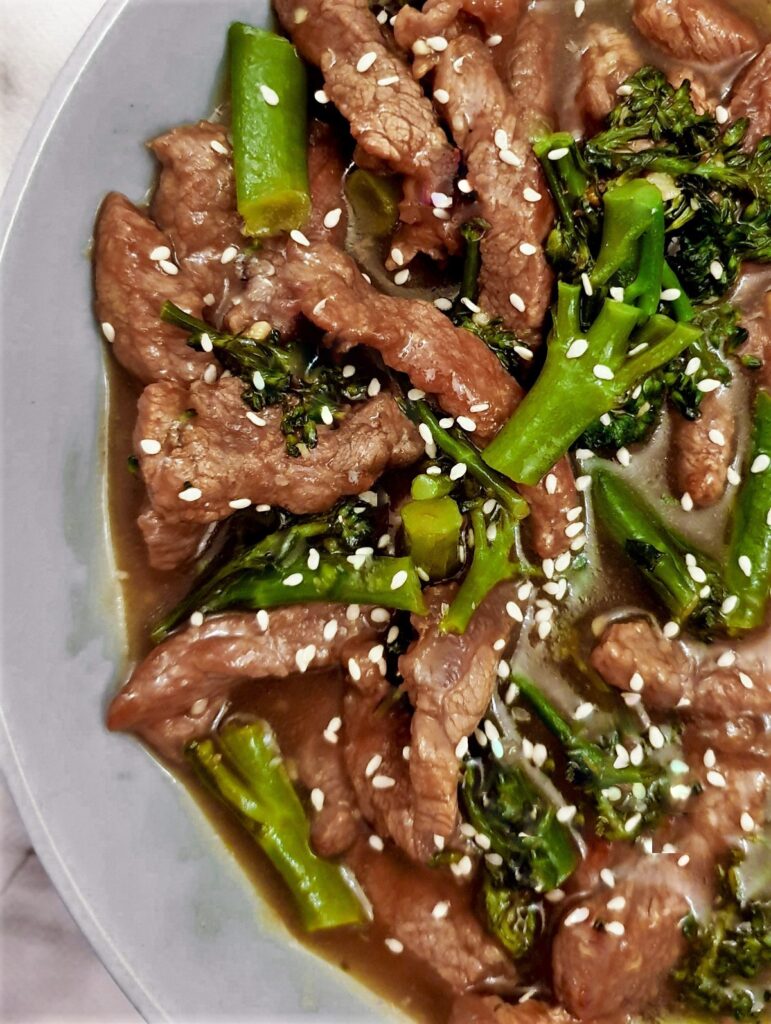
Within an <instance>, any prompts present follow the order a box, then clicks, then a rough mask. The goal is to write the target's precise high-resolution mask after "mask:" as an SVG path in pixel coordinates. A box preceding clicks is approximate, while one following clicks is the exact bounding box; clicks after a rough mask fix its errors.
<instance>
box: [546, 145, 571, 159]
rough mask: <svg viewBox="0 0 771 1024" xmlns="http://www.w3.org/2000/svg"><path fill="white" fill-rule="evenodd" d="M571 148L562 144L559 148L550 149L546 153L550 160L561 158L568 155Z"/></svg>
mask: <svg viewBox="0 0 771 1024" xmlns="http://www.w3.org/2000/svg"><path fill="white" fill-rule="evenodd" d="M569 152H570V150H569V149H568V147H567V146H560V147H559V148H557V149H550V150H549V152H548V153H547V154H546V155H547V157H548V158H549V160H561V159H562V158H563V157H564V156H567V155H568V153H569Z"/></svg>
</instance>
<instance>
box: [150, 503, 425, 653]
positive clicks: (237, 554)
mask: <svg viewBox="0 0 771 1024" xmlns="http://www.w3.org/2000/svg"><path fill="white" fill-rule="evenodd" d="M368 510H369V506H367V505H365V504H363V503H360V502H356V501H344V502H341V503H339V504H338V505H336V506H335V507H334V508H333V509H331V510H330V511H329V512H328V513H325V514H324V515H319V516H310V517H306V518H300V517H297V518H294V517H291V516H286V515H285V516H283V517H282V518H281V522H280V525H279V528H278V529H276V530H274V531H273V532H271V533H268V534H267V535H266V536H263V537H262V538H260V539H257V540H254V539H253V538H248V539H244V540H240V539H239V540H238V541H236V542H235V543H234V544H232V545H228V546H227V547H226V551H225V557H220V558H217V559H215V560H214V561H213V562H212V563H211V564H208V565H206V566H205V567H204V569H203V571H202V572H201V573H200V574H199V576H198V577H197V578H196V580H195V581H194V583H193V586H192V588H191V590H190V592H189V593H188V594H187V595H186V596H185V597H184V598H183V599H182V600H181V601H180V602H179V603H178V604H176V605H175V606H174V608H172V609H171V611H169V612H168V613H167V614H166V615H164V617H163V618H162V619H161V620H160V621H159V622H157V623H156V625H155V626H154V627H153V629H152V631H151V633H150V637H151V639H152V640H153V642H154V643H158V642H160V641H161V640H163V639H164V638H165V637H166V636H168V634H169V633H170V632H171V631H172V630H173V629H175V628H176V627H177V626H178V625H179V624H180V623H181V622H183V621H184V620H185V619H187V618H188V617H189V616H190V615H191V614H192V612H194V611H200V612H215V611H224V610H226V609H229V608H250V609H254V610H259V609H260V608H273V607H278V606H282V605H290V604H304V603H307V602H312V601H343V602H346V603H354V604H357V603H366V604H378V605H384V606H385V607H388V608H400V609H404V610H407V611H411V612H416V613H421V612H424V611H425V605H424V602H423V596H422V593H421V589H420V580H419V579H418V576H417V573H416V571H415V566H414V564H413V562H412V560H411V559H409V558H391V557H386V556H372V554H371V551H372V547H371V545H370V544H368V543H365V542H367V541H369V540H370V539H371V533H372V523H371V521H370V519H369V515H368ZM357 552H358V553H357ZM287 580H288V581H289V582H287ZM400 581H401V582H400ZM397 583H398V586H397Z"/></svg>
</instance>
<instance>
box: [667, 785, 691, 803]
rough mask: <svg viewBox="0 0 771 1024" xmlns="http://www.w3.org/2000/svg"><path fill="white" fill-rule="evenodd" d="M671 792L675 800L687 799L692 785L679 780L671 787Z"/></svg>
mask: <svg viewBox="0 0 771 1024" xmlns="http://www.w3.org/2000/svg"><path fill="white" fill-rule="evenodd" d="M669 793H670V796H671V797H672V799H673V800H687V799H688V797H689V796H690V795H691V787H690V786H686V785H684V784H683V783H682V782H678V783H677V785H675V786H670V787H669Z"/></svg>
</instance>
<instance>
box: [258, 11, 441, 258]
mask: <svg viewBox="0 0 771 1024" xmlns="http://www.w3.org/2000/svg"><path fill="white" fill-rule="evenodd" d="M275 6H276V10H277V12H278V15H279V18H280V19H281V21H282V23H283V25H284V27H285V28H286V30H287V31H288V32H289V33H290V35H291V36H292V39H293V40H294V42H295V43H296V45H297V48H298V49H299V51H300V53H301V54H302V55H303V57H305V58H306V60H309V61H310V62H311V63H313V64H316V65H317V66H318V67H319V68H320V69H321V72H322V74H323V75H324V91H325V92H326V93H327V95H328V96H329V98H330V100H331V101H332V102H333V103H334V104H335V106H336V107H337V108H338V110H340V112H341V113H342V114H343V116H344V117H345V118H346V119H347V121H348V122H349V124H350V126H351V133H352V135H353V137H354V138H355V139H356V142H357V143H358V146H359V148H360V149H361V150H363V151H364V152H365V153H367V154H368V156H369V157H370V159H371V160H375V161H377V162H378V163H380V164H384V165H386V166H387V167H389V168H390V169H391V170H392V171H395V172H397V173H399V174H403V175H404V176H405V180H404V200H403V202H402V204H401V207H400V213H401V219H402V220H403V221H404V222H405V223H406V224H420V223H421V222H425V223H428V224H429V225H431V226H433V227H434V228H435V235H436V240H437V246H436V251H437V253H439V252H441V251H442V250H443V248H444V246H445V244H446V242H447V238H446V231H445V229H444V227H443V222H442V221H440V220H437V219H436V218H435V217H433V207H432V204H431V195H432V193H436V192H442V193H444V194H447V195H451V194H452V189H453V179H454V175H455V169H456V166H457V154H456V153H455V152H454V150H453V149H452V147H451V146H450V144H449V142H448V141H447V137H446V136H445V134H444V132H443V131H442V129H441V128H440V127H439V124H438V121H437V118H436V114H435V113H434V110H433V108H432V106H431V103H430V102H429V100H428V99H427V98H426V97H425V96H424V94H423V91H422V90H421V88H420V86H419V85H418V84H417V83H416V82H415V80H414V79H413V77H412V75H411V73H410V69H409V67H408V65H407V63H406V62H405V61H404V59H403V57H402V56H401V55H400V54H398V53H397V52H396V51H395V49H394V48H393V47H392V46H390V45H389V44H388V42H387V41H386V39H385V37H384V35H383V32H382V31H381V28H380V26H379V25H378V23H377V20H376V18H375V15H374V14H373V13H372V11H371V10H370V6H369V3H368V0H310V2H309V0H276V4H275ZM299 12H302V13H301V14H300V18H299V20H298V17H297V16H298V13H299ZM369 53H374V54H375V61H374V63H373V64H372V65H371V66H370V67H369V68H368V69H367V70H366V71H361V72H360V71H357V65H358V62H359V61H360V60H361V58H362V57H364V55H365V54H369ZM383 79H385V80H386V81H389V82H390V84H386V85H378V82H379V81H381V80H383ZM392 79H396V81H390V80H392ZM429 218H430V219H429Z"/></svg>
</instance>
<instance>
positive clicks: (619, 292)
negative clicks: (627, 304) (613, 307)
mask: <svg viewBox="0 0 771 1024" xmlns="http://www.w3.org/2000/svg"><path fill="white" fill-rule="evenodd" d="M608 291H609V292H610V297H611V299H614V300H615V301H616V302H623V301H624V289H623V288H619V287H618V285H614V286H613V287H612V288H609V289H608Z"/></svg>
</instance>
